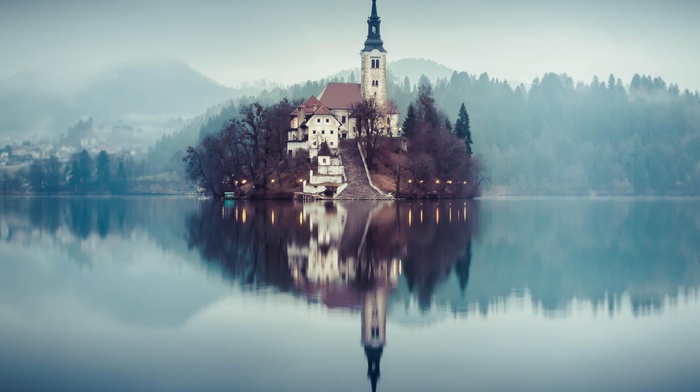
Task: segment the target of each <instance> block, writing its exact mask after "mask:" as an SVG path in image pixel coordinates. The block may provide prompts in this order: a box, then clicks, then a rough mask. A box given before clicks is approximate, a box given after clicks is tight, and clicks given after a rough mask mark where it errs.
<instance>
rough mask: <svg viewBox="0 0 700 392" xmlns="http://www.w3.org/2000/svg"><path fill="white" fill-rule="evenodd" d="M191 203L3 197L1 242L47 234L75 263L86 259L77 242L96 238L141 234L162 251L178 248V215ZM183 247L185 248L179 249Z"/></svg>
mask: <svg viewBox="0 0 700 392" xmlns="http://www.w3.org/2000/svg"><path fill="white" fill-rule="evenodd" d="M194 204H195V201H194V200H192V199H178V198H154V197H143V198H140V197H130V198H118V197H116V198H90V197H81V198H62V197H53V198H52V197H36V198H30V199H24V198H6V199H3V200H2V204H1V205H0V209H1V211H2V215H0V216H1V217H2V222H3V226H4V227H6V229H5V230H4V231H6V233H5V234H3V237H4V238H3V239H5V240H8V241H14V240H17V239H20V238H25V237H29V236H32V237H36V236H46V237H49V238H53V239H54V240H56V242H57V244H59V245H60V247H61V248H64V249H66V250H67V251H68V253H69V254H70V255H71V256H72V257H73V258H74V259H76V260H83V261H85V262H89V261H90V257H87V255H84V254H81V252H83V251H82V250H81V246H80V242H82V241H84V240H86V239H88V238H89V237H90V236H93V235H96V236H98V237H99V238H101V239H104V238H106V237H108V236H118V237H122V238H129V237H130V236H132V235H134V234H135V233H136V232H138V233H139V234H141V233H142V234H144V235H146V236H147V237H148V238H150V239H152V240H154V241H155V242H156V243H157V244H158V245H159V246H161V247H163V248H165V249H176V248H178V247H179V245H180V244H181V242H182V241H181V238H182V233H183V231H184V226H183V225H184V222H183V219H182V213H183V211H186V210H188V209H191V208H192V207H193V206H194ZM182 248H184V247H182Z"/></svg>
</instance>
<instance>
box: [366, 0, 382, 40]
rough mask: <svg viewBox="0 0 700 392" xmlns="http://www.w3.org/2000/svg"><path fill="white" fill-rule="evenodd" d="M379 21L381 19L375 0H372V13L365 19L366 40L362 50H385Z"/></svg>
mask: <svg viewBox="0 0 700 392" xmlns="http://www.w3.org/2000/svg"><path fill="white" fill-rule="evenodd" d="M381 23H382V19H381V18H380V17H379V15H377V0H372V15H371V16H370V17H369V18H368V19H367V40H366V41H365V49H364V50H363V51H364V52H371V51H372V50H374V49H377V50H379V51H380V52H386V50H384V41H382V35H381V32H380V25H381Z"/></svg>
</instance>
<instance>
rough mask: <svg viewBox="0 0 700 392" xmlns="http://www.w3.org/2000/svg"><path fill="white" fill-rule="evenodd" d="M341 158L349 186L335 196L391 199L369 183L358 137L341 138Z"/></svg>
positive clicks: (355, 198) (343, 198)
mask: <svg viewBox="0 0 700 392" xmlns="http://www.w3.org/2000/svg"><path fill="white" fill-rule="evenodd" d="M340 158H341V159H342V160H343V166H344V167H345V176H346V178H347V180H348V186H347V188H345V190H343V191H342V192H341V193H340V194H339V195H337V196H336V197H335V198H336V199H339V200H379V199H383V200H385V199H390V197H387V196H384V195H382V194H380V193H379V192H377V191H376V190H374V189H373V188H372V187H371V186H370V185H369V180H368V179H367V174H366V173H365V166H364V165H363V163H362V157H361V156H360V151H359V150H358V149H357V140H356V139H341V140H340Z"/></svg>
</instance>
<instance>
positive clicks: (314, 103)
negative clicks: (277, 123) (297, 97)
mask: <svg viewBox="0 0 700 392" xmlns="http://www.w3.org/2000/svg"><path fill="white" fill-rule="evenodd" d="M322 106H323V104H322V103H321V101H319V100H318V99H317V98H316V97H314V96H313V95H312V96H311V98H309V99H307V100H306V102H304V103H302V104H301V105H299V107H298V108H297V109H296V110H294V111H293V112H292V114H291V115H292V116H296V115H298V114H299V109H304V115H305V116H308V115H310V114H312V113H313V112H315V111H316V110H318V108H320V107H322Z"/></svg>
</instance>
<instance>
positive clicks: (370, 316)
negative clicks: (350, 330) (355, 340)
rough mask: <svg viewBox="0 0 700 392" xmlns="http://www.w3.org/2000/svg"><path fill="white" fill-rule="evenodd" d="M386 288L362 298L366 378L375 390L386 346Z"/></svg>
mask: <svg viewBox="0 0 700 392" xmlns="http://www.w3.org/2000/svg"><path fill="white" fill-rule="evenodd" d="M386 298H387V288H386V286H383V285H382V286H379V287H377V288H375V289H373V290H371V291H368V292H366V293H365V294H364V296H363V298H362V345H363V346H364V347H365V356H366V357H367V377H369V379H370V382H371V383H372V391H373V392H374V391H376V390H377V381H378V380H379V361H380V359H381V358H382V351H383V350H384V345H385V344H386Z"/></svg>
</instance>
